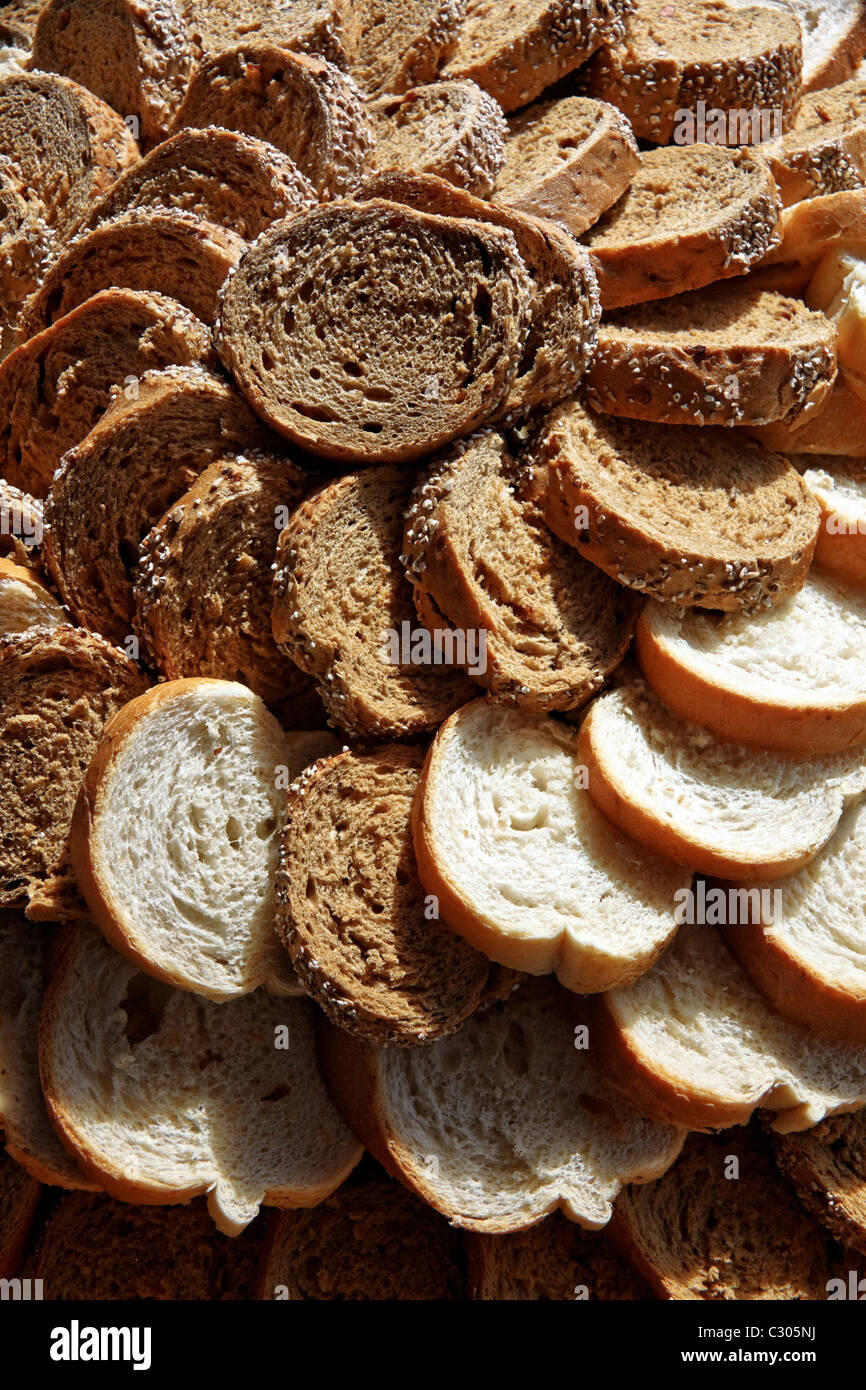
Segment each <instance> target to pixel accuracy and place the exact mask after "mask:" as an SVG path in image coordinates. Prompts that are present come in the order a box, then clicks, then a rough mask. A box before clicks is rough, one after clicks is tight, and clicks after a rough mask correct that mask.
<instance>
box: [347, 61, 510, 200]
mask: <svg viewBox="0 0 866 1390" xmlns="http://www.w3.org/2000/svg"><path fill="white" fill-rule="evenodd" d="M368 109H369V111H370V114H371V118H372V121H373V131H374V133H375V136H376V151H375V155H374V159H375V163H376V166H377V168H379V169H402V170H405V171H407V172H411V173H414V174H438V175H439V177H440V178H443V179H447V180H448V182H449V183H453V184H456V186H457V187H458V188H465V189H466V191H467V192H468V193H475V194H477V195H478V197H479V198H487V197H489V196H490V194H491V193H492V192H493V188H494V185H495V183H496V176H497V174H498V173H499V171H500V169H501V168H502V164H503V161H504V159H505V137H506V136H507V134H508V127H507V125H506V124H505V117H504V116H503V114H502V111H501V109H500V107H499V106H498V104H497V103H496V102H495V101H494V100H493V97H491V96H489V95H488V94H487V92H483V91H482V90H481V88H480V87H478V86H476V84H475V83H474V82H459V81H458V82H436V83H435V84H434V85H433V86H430V87H413V88H411V90H410V91H408V92H404V93H403V94H402V95H400V96H385V97H380V98H379V100H378V101H376V102H372V103H371V104H370V106H369V108H368Z"/></svg>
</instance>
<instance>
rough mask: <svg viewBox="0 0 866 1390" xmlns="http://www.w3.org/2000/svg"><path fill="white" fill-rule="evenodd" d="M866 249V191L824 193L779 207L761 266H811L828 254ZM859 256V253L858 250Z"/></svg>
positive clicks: (860, 189) (861, 189)
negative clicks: (774, 234) (775, 232)
mask: <svg viewBox="0 0 866 1390" xmlns="http://www.w3.org/2000/svg"><path fill="white" fill-rule="evenodd" d="M863 247H866V189H863V188H858V189H854V190H853V191H848V192H843V193H825V194H823V195H822V196H820V197H817V198H807V199H806V200H805V201H804V202H800V203H794V204H793V206H792V207H789V208H783V210H782V214H781V217H780V219H779V226H778V236H777V238H776V240H775V242H774V244H773V245H772V246H770V247H768V248H767V254H766V255H765V256H764V259H763V262H762V264H764V265H776V264H788V263H790V262H799V263H801V264H803V265H814V264H815V262H817V261H820V260H821V257H822V256H824V255H826V254H827V253H828V252H829V251H834V250H837V251H845V250H851V249H853V250H857V249H858V248H863ZM861 254H862V251H861Z"/></svg>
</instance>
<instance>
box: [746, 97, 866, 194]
mask: <svg viewBox="0 0 866 1390" xmlns="http://www.w3.org/2000/svg"><path fill="white" fill-rule="evenodd" d="M765 153H766V156H767V159H768V161H769V164H770V168H771V169H772V171H773V178H774V179H775V180H776V185H777V187H778V189H779V196H780V197H781V199H782V203H783V205H784V206H785V207H790V206H791V204H792V203H799V202H802V201H804V200H805V199H807V198H821V197H825V196H826V195H828V194H830V193H844V192H848V191H849V190H851V189H857V188H862V187H863V185H864V183H866V112H864V113H863V114H862V115H861V116H860V117H859V119H856V120H855V119H853V118H852V117H847V118H843V119H842V120H838V121H831V122H828V123H824V122H821V123H820V124H818V125H814V126H807V127H806V129H804V130H803V129H797V130H792V131H789V132H788V134H787V135H784V136H782V137H781V139H779V140H774V141H772V143H770V144H768V146H767V148H766V151H765Z"/></svg>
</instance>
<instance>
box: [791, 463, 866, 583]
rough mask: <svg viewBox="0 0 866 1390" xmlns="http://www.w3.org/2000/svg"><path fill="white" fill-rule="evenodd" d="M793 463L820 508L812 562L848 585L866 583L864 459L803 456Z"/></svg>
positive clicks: (865, 474)
mask: <svg viewBox="0 0 866 1390" xmlns="http://www.w3.org/2000/svg"><path fill="white" fill-rule="evenodd" d="M864 447H866V444H864ZM793 462H794V463H795V464H796V466H797V467H798V468H799V469H800V471H801V472H802V474H803V481H804V482H805V484H806V486H807V487H808V488H810V489H811V491H812V492H813V493H814V494H815V497H816V498H817V499H818V505H819V507H820V508H821V529H820V531H819V532H818V544H817V546H816V547H815V559H816V560H817V561H818V563H819V564H821V565H822V566H823V567H824V569H826V570H830V571H832V573H833V574H835V575H838V577H839V578H840V579H842V580H844V581H845V582H847V583H849V584H866V459H862V458H859V459H846V458H838V457H836V456H835V455H832V454H803V455H801V456H800V457H795V458H794V460H793Z"/></svg>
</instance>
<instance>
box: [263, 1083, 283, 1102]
mask: <svg viewBox="0 0 866 1390" xmlns="http://www.w3.org/2000/svg"><path fill="white" fill-rule="evenodd" d="M288 1094H289V1088H288V1086H275V1087H274V1089H273V1090H272V1091H268V1094H267V1095H266V1096H262V1097H261V1099H262V1100H285V1098H286V1096H287V1095H288Z"/></svg>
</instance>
